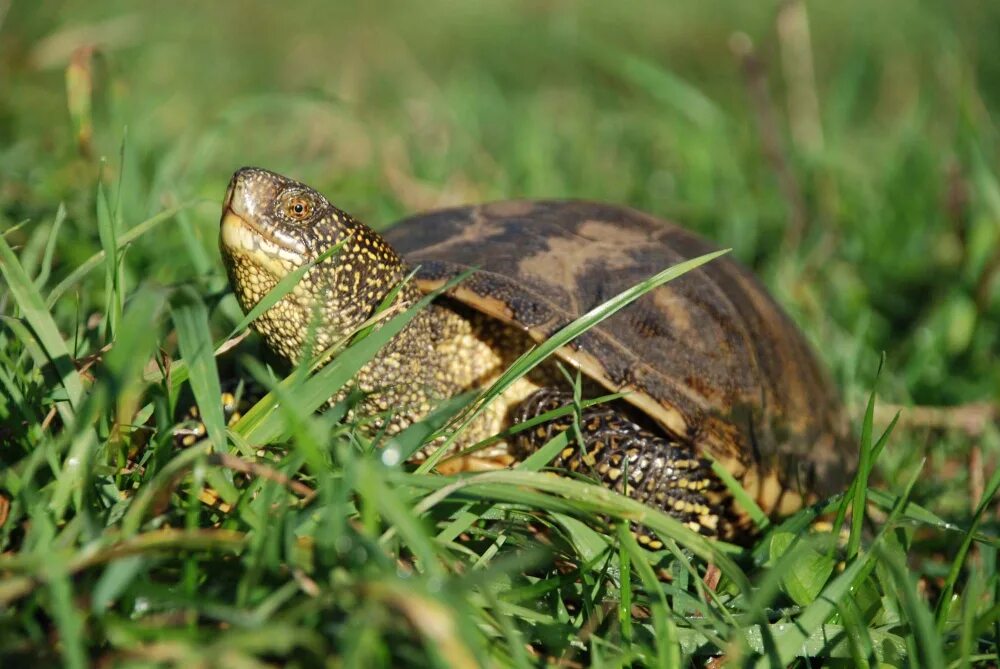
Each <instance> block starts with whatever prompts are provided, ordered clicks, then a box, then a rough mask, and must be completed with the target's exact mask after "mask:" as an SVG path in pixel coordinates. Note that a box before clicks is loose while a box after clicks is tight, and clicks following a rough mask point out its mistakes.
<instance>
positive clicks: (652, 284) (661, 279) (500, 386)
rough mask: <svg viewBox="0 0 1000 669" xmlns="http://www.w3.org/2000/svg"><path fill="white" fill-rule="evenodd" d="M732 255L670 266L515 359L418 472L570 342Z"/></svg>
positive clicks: (713, 255)
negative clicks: (674, 282)
mask: <svg viewBox="0 0 1000 669" xmlns="http://www.w3.org/2000/svg"><path fill="white" fill-rule="evenodd" d="M728 252H729V249H722V250H720V251H715V252H713V253H707V254H705V255H703V256H699V257H697V258H692V259H690V260H685V261H684V262H680V263H677V264H676V265H674V266H673V267H668V268H667V269H665V270H663V271H661V272H659V273H657V274H655V275H654V276H652V277H650V278H649V279H646V280H645V281H643V282H641V283H638V284H636V285H635V286H633V287H631V288H629V289H628V290H625V291H622V292H621V293H619V294H618V295H616V296H615V297H612V298H611V299H609V300H607V301H606V302H604V303H603V304H600V305H598V306H597V307H594V308H593V309H591V310H590V311H588V312H587V313H585V314H583V315H582V316H580V317H579V318H577V319H576V320H575V321H573V322H572V323H570V324H568V325H566V326H565V327H563V328H562V329H560V330H559V331H558V332H556V333H554V334H553V335H552V336H551V337H549V338H548V339H546V340H545V341H544V342H542V343H541V344H539V345H538V346H536V347H534V348H532V349H531V350H529V351H527V352H525V353H524V354H523V355H522V356H521V357H519V358H518V359H517V360H515V361H514V362H513V364H511V366H510V367H508V368H507V369H506V370H505V371H504V372H503V374H501V375H500V377H499V378H498V379H497V380H496V381H494V382H493V384H492V385H491V386H490V387H489V388H487V389H486V390H485V391H484V392H483V396H482V399H481V400H480V402H479V404H478V407H477V409H476V411H474V412H472V413H471V414H470V415H469V416H468V417H467V418H466V419H465V421H464V422H463V423H462V425H461V426H460V427H458V429H457V430H455V431H454V432H453V433H452V436H451V437H450V438H449V440H448V441H446V442H445V443H444V444H443V445H442V446H441V448H439V449H438V450H437V451H436V452H434V453H433V454H432V455H431V456H430V457H429V458H427V460H426V461H425V462H424V463H423V464H421V465H420V467H419V468H418V470H417V471H419V472H421V473H423V472H428V471H430V470H431V469H433V468H434V466H435V465H437V463H438V461H439V460H440V459H441V458H442V457H444V455H445V453H447V450H448V447H449V446H450V445H451V443H452V442H453V441H454V438H455V436H456V435H458V434H460V433H461V432H462V431H463V430H464V429H465V428H466V427H467V426H468V425H469V424H470V423H471V422H472V421H473V420H475V418H476V416H478V415H479V413H481V412H482V410H483V409H484V408H485V407H486V405H488V404H489V403H490V402H491V401H492V400H493V399H494V398H496V397H499V396H500V395H502V394H503V393H504V392H505V391H506V390H507V389H508V388H510V387H511V386H512V385H513V384H514V383H515V382H516V381H517V380H518V379H520V378H521V377H523V376H524V375H525V374H527V373H528V372H530V371H531V370H533V369H534V368H535V367H537V366H538V365H540V364H541V363H542V362H544V361H545V359H546V358H548V357H549V355H551V354H552V353H554V352H555V351H556V350H557V349H559V348H562V347H563V346H566V345H567V344H569V342H571V341H573V340H574V339H576V338H577V337H579V336H580V335H581V334H583V333H584V332H586V331H587V330H589V329H590V328H592V327H594V326H595V325H597V324H598V323H600V322H601V321H603V320H605V319H607V318H609V317H610V316H612V315H614V314H615V313H617V312H619V311H621V310H622V309H624V308H625V307H626V306H628V305H629V304H631V303H632V302H634V301H635V300H637V299H639V298H640V297H642V296H643V295H645V294H646V293H648V292H649V291H651V290H653V289H655V288H656V287H658V286H661V285H663V284H664V283H667V282H668V281H671V280H673V279H676V278H677V277H679V276H681V275H683V274H685V273H687V272H690V271H691V270H693V269H696V268H698V267H700V266H701V265H704V264H705V263H707V262H710V261H712V260H714V259H715V258H718V257H719V256H722V255H725V254H726V253H728Z"/></svg>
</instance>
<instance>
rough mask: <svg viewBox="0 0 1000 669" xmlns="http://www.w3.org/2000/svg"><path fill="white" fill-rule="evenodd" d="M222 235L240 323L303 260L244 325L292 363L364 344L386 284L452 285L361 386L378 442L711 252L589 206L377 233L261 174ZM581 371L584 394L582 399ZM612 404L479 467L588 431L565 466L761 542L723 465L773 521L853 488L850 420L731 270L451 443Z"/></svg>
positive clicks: (453, 219)
mask: <svg viewBox="0 0 1000 669" xmlns="http://www.w3.org/2000/svg"><path fill="white" fill-rule="evenodd" d="M219 240H220V248H221V252H222V257H223V260H224V264H225V266H226V270H227V273H228V276H229V280H230V283H231V286H232V289H233V292H234V293H235V295H236V298H237V300H238V302H239V304H240V306H241V307H242V309H243V310H244V311H245V312H249V311H250V310H251V309H252V308H253V307H254V306H255V305H256V304H257V303H258V302H259V301H260V300H261V299H262V298H263V297H264V296H265V295H267V293H268V292H269V291H270V290H272V289H273V288H274V287H275V286H276V285H277V283H278V282H279V281H280V280H281V279H282V278H283V277H285V276H287V275H288V274H289V273H291V272H294V271H296V270H297V269H299V268H302V267H303V266H305V265H307V264H311V266H310V267H309V268H308V270H307V271H305V273H304V274H303V276H302V278H301V279H300V280H299V282H298V283H297V284H296V285H295V287H294V288H293V289H292V290H291V291H290V292H289V293H288V294H286V295H285V296H284V297H282V298H281V299H280V300H279V301H278V302H277V303H275V304H274V305H273V306H271V307H270V308H268V309H267V310H265V311H264V312H263V313H262V314H260V315H259V316H258V317H257V319H256V320H255V321H254V322H253V324H252V327H253V329H255V330H256V331H257V332H258V333H259V335H260V336H261V337H262V338H263V340H264V342H265V343H266V345H267V346H268V347H269V348H270V349H271V350H272V351H273V352H274V353H275V354H276V355H277V356H278V357H279V358H281V359H283V360H285V361H286V362H287V363H289V364H292V365H294V364H297V363H299V362H300V360H301V359H302V358H303V356H306V355H309V353H310V352H312V351H323V350H326V349H327V348H328V347H330V346H332V345H333V344H335V343H337V342H339V341H343V340H344V338H345V337H347V336H349V335H350V334H351V333H353V332H355V331H356V330H358V328H359V327H361V326H362V325H363V324H365V323H366V322H368V321H369V319H370V318H371V317H372V315H373V314H374V313H376V310H377V309H378V308H379V307H380V305H382V303H383V302H384V301H385V300H386V298H387V296H389V295H390V294H391V291H396V293H395V296H394V299H395V300H396V301H397V304H399V305H401V306H403V307H406V306H410V305H413V304H415V303H416V302H418V301H419V300H420V299H422V298H423V297H424V296H425V295H426V294H428V293H429V292H431V291H436V290H439V289H441V288H442V287H443V286H449V285H450V287H449V288H448V289H447V290H446V291H444V292H443V293H441V294H440V295H438V296H437V297H436V298H435V299H434V301H433V302H431V303H430V305H429V306H427V307H426V308H425V309H423V310H421V311H420V312H419V313H418V314H417V315H416V316H415V317H414V318H413V319H412V320H411V321H410V322H409V323H408V324H407V326H406V327H405V328H404V329H403V330H401V331H400V332H399V333H398V334H396V335H395V336H394V337H393V338H392V339H391V340H390V341H389V342H388V343H387V344H386V345H385V346H384V347H383V349H382V350H381V351H380V352H379V353H378V354H377V355H376V356H375V357H374V358H373V359H372V360H371V361H370V362H368V363H367V364H366V365H365V367H364V368H363V369H362V370H361V371H360V372H359V373H358V375H357V377H356V380H355V383H356V389H357V390H360V391H361V393H362V395H363V399H362V400H361V401H360V402H359V403H357V404H356V405H354V407H353V409H352V411H353V412H355V413H356V414H357V415H359V416H361V417H364V418H365V420H364V421H361V422H362V423H363V424H366V425H368V426H369V429H371V430H372V431H373V433H377V434H390V435H391V434H395V433H397V432H399V431H400V430H403V429H405V428H406V427H407V426H409V425H412V424H413V423H414V422H416V421H419V420H421V419H422V418H424V417H425V416H427V414H428V413H429V412H430V411H432V409H433V408H434V407H435V406H436V405H437V404H438V403H439V402H441V401H443V400H445V399H447V398H449V397H453V396H455V395H457V394H459V393H463V392H467V391H470V390H475V389H478V388H482V387H485V386H487V385H488V384H489V383H490V382H491V381H493V380H495V379H496V378H497V377H498V375H499V374H500V373H501V372H502V371H504V369H506V367H507V366H508V365H509V364H510V363H511V362H512V361H514V360H515V359H517V357H518V356H520V355H521V354H522V353H523V352H524V351H526V350H527V349H528V348H530V347H531V346H534V345H536V344H538V343H539V342H542V341H545V340H546V339H547V338H549V337H550V336H552V335H553V333H555V332H557V331H558V330H559V329H560V328H562V327H563V326H565V325H567V324H568V323H571V322H572V321H573V320H574V319H576V318H577V317H579V316H580V315H582V314H584V313H586V312H588V311H589V310H591V309H592V308H594V307H595V306H597V305H600V304H601V303H603V302H605V301H606V300H608V299H609V298H611V297H613V296H615V295H616V294H618V293H620V292H621V291H623V290H625V289H627V288H629V287H631V286H633V285H635V284H638V283H639V282H641V281H643V280H645V279H647V278H648V277H650V276H651V275H653V274H655V273H656V272H659V271H660V270H662V269H664V268H666V267H668V266H671V265H674V264H676V263H678V262H681V261H684V260H687V259H690V258H694V257H697V256H701V255H703V254H706V253H709V252H711V251H714V250H716V249H717V248H718V247H717V246H716V245H715V244H712V243H711V242H709V241H707V240H706V239H704V238H702V237H700V236H698V235H697V234H695V233H693V232H691V231H689V230H687V229H685V228H683V227H680V226H678V225H675V224H673V223H670V222H667V221H664V220H661V219H659V218H657V217H655V216H652V215H650V214H647V213H643V212H640V211H638V210H635V209H632V208H628V207H625V206H618V205H612V204H602V203H597V202H590V201H583V200H510V201H499V202H490V203H486V204H479V205H472V206H462V207H453V208H446V209H440V210H436V211H431V212H428V213H422V214H419V215H415V216H412V217H409V218H406V219H404V220H402V221H401V222H399V223H397V224H395V225H392V226H390V227H389V228H388V229H387V230H386V231H384V232H383V233H379V232H376V231H375V230H374V229H373V228H371V227H369V226H367V225H365V224H364V223H362V222H361V221H359V220H358V219H356V218H354V217H353V216H351V215H350V214H348V213H347V212H345V211H343V210H341V209H339V208H337V207H336V206H335V205H334V204H332V203H331V201H330V200H329V199H327V198H326V197H324V196H323V195H322V194H320V193H319V192H318V191H316V190H315V189H313V188H311V187H309V186H307V185H306V184H304V183H302V182H300V181H296V180H294V179H291V178H289V177H286V176H283V175H280V174H277V173H275V172H272V171H269V170H266V169H262V168H256V167H244V168H241V169H239V170H237V171H236V172H235V174H234V175H233V177H232V179H231V181H230V183H229V187H228V189H227V191H226V195H225V200H224V205H223V214H222V219H221V223H220V237H219ZM337 245H339V248H338V249H336V252H334V253H327V252H328V251H329V250H330V249H331V247H334V246H337ZM324 254H325V256H324ZM317 259H319V260H318V262H317ZM470 271H471V274H468V275H467V276H466V277H465V278H464V279H463V280H462V281H460V282H458V283H457V284H454V285H451V284H453V283H454V282H453V279H455V278H456V277H460V276H462V275H463V274H464V273H468V272H470ZM574 370H575V373H576V374H577V375H578V376H579V378H580V379H582V383H579V384H577V388H576V389H574V384H573V381H572V380H573V378H574V376H573V372H574ZM346 392H347V390H346V389H345V390H344V391H342V394H341V395H339V396H338V397H334V398H331V402H335V401H338V400H339V399H342V398H343V393H346ZM609 393H610V394H612V395H615V394H620V396H616V399H614V400H613V401H611V402H608V403H601V404H596V405H593V406H588V408H586V409H579V406H580V405H579V404H577V405H576V406H577V410H576V411H575V412H573V413H569V412H562V414H563V415H562V417H560V418H556V419H552V420H550V421H548V422H543V423H540V424H538V425H537V426H535V427H532V428H531V429H527V430H522V431H520V432H518V433H517V435H516V436H515V437H512V438H510V439H508V440H507V441H506V442H501V443H500V444H499V446H498V447H495V448H494V449H493V450H492V451H490V452H488V453H485V454H477V458H478V459H476V458H474V460H475V462H474V464H472V465H470V466H469V468H470V469H475V468H477V467H478V466H480V465H482V464H483V463H484V462H485V463H493V464H494V466H505V465H507V464H510V463H511V462H515V461H519V460H521V459H523V458H525V457H527V456H528V455H530V454H531V453H533V452H536V451H537V450H538V449H539V448H541V447H542V446H543V445H544V444H545V443H548V441H549V439H551V438H552V437H553V436H555V435H556V434H557V433H558V432H560V431H563V430H567V429H569V428H570V427H571V426H573V425H574V422H575V423H576V425H578V426H579V430H578V431H577V430H576V429H574V430H573V431H572V432H571V433H569V434H572V435H573V436H574V438H573V439H570V440H568V441H567V443H568V444H570V445H568V446H566V447H565V448H564V449H563V450H562V452H561V453H559V454H558V455H557V456H556V458H555V459H554V461H553V462H552V463H551V466H552V468H553V469H554V470H556V471H562V472H564V473H567V474H568V475H573V473H574V472H575V473H576V474H578V475H581V476H585V477H589V478H591V479H594V480H596V482H598V483H600V484H602V485H605V486H608V487H610V488H612V489H614V490H617V491H619V492H621V493H623V494H626V495H628V496H630V497H633V498H635V499H638V500H640V501H642V502H644V503H646V504H649V505H651V506H654V507H656V508H659V509H662V510H663V511H665V512H666V513H667V514H669V515H671V516H673V517H675V518H676V519H678V520H679V521H681V522H682V523H683V524H685V525H687V526H688V527H689V528H691V529H692V530H695V531H697V532H699V533H701V534H702V535H705V536H708V537H715V538H718V539H724V540H728V541H733V542H738V543H745V542H746V541H748V539H749V538H750V537H752V536H753V534H754V528H753V523H751V522H749V516H748V512H747V509H745V508H742V507H741V506H740V505H739V504H738V503H737V502H736V499H735V496H734V495H732V494H731V491H730V490H729V488H727V486H726V485H725V484H724V483H723V481H722V480H721V477H720V476H719V475H718V474H717V473H716V471H717V470H716V469H713V463H715V465H716V466H717V467H718V466H721V467H722V468H723V469H724V470H725V471H728V472H729V474H731V475H732V477H733V478H734V479H735V480H736V481H737V482H739V484H740V485H741V486H742V487H743V488H744V489H745V490H746V491H747V493H748V494H749V495H750V497H751V498H753V499H754V500H755V501H756V503H757V504H758V505H759V506H760V508H761V509H763V510H764V512H765V513H767V514H770V515H772V516H781V515H786V514H789V513H791V512H794V511H795V510H797V509H799V508H800V507H801V506H802V505H803V504H806V503H810V502H813V501H815V500H816V499H819V498H822V497H825V496H828V495H831V494H833V493H835V492H837V491H839V490H842V489H843V486H845V485H846V483H847V481H848V479H849V477H850V475H851V473H852V468H853V465H852V457H851V456H852V451H851V445H850V444H851V440H850V430H849V425H848V421H847V420H846V417H845V412H844V409H843V405H842V403H841V401H840V399H839V396H838V393H837V391H836V389H835V387H834V384H833V383H832V381H831V379H830V376H829V375H828V373H827V372H826V371H825V369H824V367H823V366H822V364H821V363H820V362H819V360H818V358H817V356H816V354H815V352H814V350H813V349H812V348H811V346H810V344H809V343H808V342H807V340H806V339H805V337H804V335H803V334H802V333H801V331H800V330H799V329H798V328H797V327H796V325H795V324H794V322H793V321H792V320H791V318H790V317H789V316H788V315H787V314H786V312H785V311H784V310H783V309H782V308H781V307H780V306H779V305H778V304H777V302H776V301H775V300H774V299H773V298H772V297H771V296H770V295H769V294H768V292H767V290H766V289H765V288H764V286H763V285H762V283H761V282H760V281H759V280H758V279H757V278H755V277H754V275H753V274H752V273H751V272H750V271H749V270H748V269H746V268H745V267H744V266H742V265H741V264H739V263H738V262H737V261H736V260H734V259H732V258H731V257H730V256H729V255H726V256H722V257H720V258H717V259H715V260H713V261H711V262H708V263H707V264H704V265H702V266H700V267H699V268H697V269H695V270H693V271H690V272H688V273H686V274H684V275H682V276H680V277H679V278H677V279H675V280H673V281H670V282H668V283H666V284H663V285H661V286H659V287H657V288H655V289H653V290H651V291H649V292H647V293H646V294H644V295H642V296H641V297H640V298H639V299H637V300H635V301H634V302H632V303H631V304H629V305H628V306H626V307H625V308H623V309H621V310H620V311H619V312H617V313H615V314H614V315H612V316H611V317H609V318H607V319H606V320H604V321H602V322H601V323H599V324H598V325H596V326H595V327H592V328H590V329H588V330H586V331H585V332H583V333H582V334H581V335H579V336H578V337H577V338H575V339H574V340H573V341H571V342H570V343H569V344H567V345H565V346H563V347H561V348H558V349H557V350H556V351H555V352H554V354H553V356H552V357H551V358H550V359H549V360H548V361H547V362H546V364H543V365H541V366H539V367H537V368H536V369H535V370H533V371H532V372H531V373H529V374H528V375H526V376H525V377H523V378H522V379H521V380H520V381H518V382H517V383H515V384H514V385H513V386H511V387H510V388H509V389H508V390H507V391H506V392H504V393H503V394H502V395H501V396H499V397H498V398H497V399H496V401H494V402H493V403H492V404H491V405H490V406H489V408H488V409H487V410H486V411H484V412H483V413H482V414H481V415H480V416H479V417H478V418H477V419H476V421H475V422H474V423H473V424H471V425H470V426H469V429H467V430H465V431H464V432H463V433H462V434H461V435H460V436H459V438H458V439H457V440H456V441H455V443H454V447H455V448H457V449H461V448H465V447H467V446H469V445H471V444H474V443H477V442H478V441H479V440H481V439H483V438H484V437H486V436H489V435H494V434H497V433H500V432H501V431H503V430H504V429H507V428H509V427H510V426H512V425H515V424H518V423H521V422H524V421H526V420H529V419H532V418H536V417H540V416H542V415H543V414H546V413H548V412H551V411H552V410H553V409H556V408H560V407H563V406H566V405H567V404H572V403H574V401H575V400H574V397H579V396H581V395H585V396H587V397H598V396H601V395H608V394H609ZM556 413H557V414H558V413H559V412H556ZM433 447H434V444H430V445H427V446H426V447H425V448H424V449H422V450H421V451H419V452H418V453H417V454H415V456H414V458H415V459H418V460H419V459H421V458H425V457H427V454H428V452H430V451H431V450H433ZM637 536H639V538H640V541H641V542H642V544H643V545H645V546H646V547H648V548H658V547H661V546H662V544H661V543H660V541H659V539H657V538H656V537H655V536H653V535H651V534H649V533H638V534H637Z"/></svg>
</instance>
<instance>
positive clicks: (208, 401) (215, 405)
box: [171, 291, 226, 451]
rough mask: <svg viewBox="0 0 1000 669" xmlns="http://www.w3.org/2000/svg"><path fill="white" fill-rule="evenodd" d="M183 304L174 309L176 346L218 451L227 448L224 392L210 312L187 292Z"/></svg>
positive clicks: (209, 435) (202, 417) (202, 303)
mask: <svg viewBox="0 0 1000 669" xmlns="http://www.w3.org/2000/svg"><path fill="white" fill-rule="evenodd" d="M185 298H186V299H185V301H184V303H183V304H180V305H178V306H175V307H174V308H172V309H171V314H172V316H173V321H174V325H175V326H176V328H177V343H178V347H179V348H180V353H181V356H182V357H183V359H184V361H185V363H186V364H187V368H188V374H189V377H188V380H189V381H190V383H191V390H192V391H193V392H194V398H195V401H196V402H197V404H198V409H199V410H200V417H201V419H202V421H204V423H205V430H206V431H207V432H208V437H209V439H210V440H211V442H212V445H213V446H214V447H215V448H216V450H219V451H223V450H225V448H226V419H225V415H224V414H223V411H222V399H221V396H222V388H221V386H220V384H219V371H218V369H217V368H216V365H215V353H214V350H215V349H214V348H213V345H212V335H211V332H210V331H209V327H208V309H207V308H206V307H205V303H204V302H202V301H201V298H200V297H199V296H198V295H196V294H194V293H192V292H190V291H188V292H187V295H186V296H185Z"/></svg>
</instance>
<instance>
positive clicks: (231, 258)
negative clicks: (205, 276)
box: [219, 167, 405, 362]
mask: <svg viewBox="0 0 1000 669" xmlns="http://www.w3.org/2000/svg"><path fill="white" fill-rule="evenodd" d="M338 244H340V248H339V249H337V250H336V251H334V252H333V253H332V254H330V255H328V256H327V257H325V258H323V260H320V261H319V262H317V259H319V258H321V257H322V256H323V254H324V253H326V252H327V251H328V250H329V249H330V248H331V247H334V246H336V245H338ZM219 246H220V248H221V250H222V256H223V260H224V261H225V264H226V268H227V270H228V273H229V280H230V283H231V284H232V287H233V291H234V292H235V293H236V297H237V299H238V300H239V303H240V306H242V307H243V310H244V311H245V312H246V311H249V310H250V309H252V308H253V307H254V306H255V305H256V304H257V303H258V302H259V301H260V300H261V299H262V298H263V297H264V296H265V295H267V294H268V293H269V292H270V291H271V290H272V289H273V288H274V287H275V285H277V283H278V281H280V280H281V279H282V278H284V277H285V276H287V275H288V274H290V273H291V272H294V271H295V270H297V269H299V268H301V267H303V266H306V265H310V264H311V265H312V266H311V267H310V268H309V269H308V271H306V273H305V274H304V275H303V277H302V279H301V280H300V281H299V282H298V284H297V285H296V286H295V288H294V289H293V290H292V291H291V292H289V293H288V294H287V295H286V296H285V297H283V298H282V299H281V300H279V302H278V303H277V304H275V305H274V306H273V307H271V308H270V309H268V310H267V311H266V312H264V314H262V315H261V316H260V317H259V318H258V319H257V320H255V321H254V327H255V329H257V331H258V332H260V333H261V334H262V335H263V336H264V338H265V340H266V341H267V342H268V344H269V345H270V346H271V348H273V349H274V350H275V351H276V352H277V353H278V354H280V355H282V356H284V357H286V358H288V359H289V360H291V361H293V362H294V361H297V360H298V358H299V352H300V350H301V347H302V345H303V343H304V342H305V341H306V338H307V335H308V333H310V332H312V333H314V335H312V336H314V337H315V342H314V343H315V344H316V345H318V346H319V347H321V348H324V347H326V346H328V345H329V344H331V343H333V342H334V341H336V340H337V339H339V338H340V337H341V336H343V335H345V334H348V333H350V331H351V330H353V329H354V328H356V327H357V326H358V325H360V324H361V323H362V322H364V320H365V319H367V318H368V317H369V316H370V315H371V314H372V312H373V311H374V309H375V308H376V307H377V306H378V305H379V304H380V303H381V301H382V299H383V298H384V297H385V295H386V294H387V293H388V292H389V291H390V290H391V289H392V288H393V286H395V285H396V284H397V283H398V282H399V281H400V280H401V279H402V278H403V276H404V272H405V268H404V266H403V262H402V260H401V259H400V257H399V255H398V254H397V253H396V252H395V251H393V249H392V248H391V247H390V246H389V245H388V244H387V243H386V242H385V240H384V239H382V237H381V236H380V235H379V234H378V233H376V232H375V231H374V230H372V229H371V228H369V227H368V226H366V225H364V224H363V223H361V222H359V221H357V220H356V219H354V218H353V217H352V216H351V215H350V214H348V213H346V212H344V211H341V210H340V209H338V208H337V207H335V206H333V205H332V204H331V203H330V201H329V200H327V199H326V198H325V197H323V195H321V194H320V193H319V192H317V191H316V190H314V189H312V188H310V187H309V186H307V185H305V184H304V183H301V182H298V181H295V180H293V179H289V178H288V177H284V176H282V175H280V174H276V173H274V172H270V171H268V170H264V169H260V168H256V167H244V168H242V169H239V170H237V171H236V173H235V174H234V175H233V178H232V179H231V180H230V182H229V188H228V190H227V191H226V198H225V200H224V202H223V207H222V222H221V226H220V233H219Z"/></svg>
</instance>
